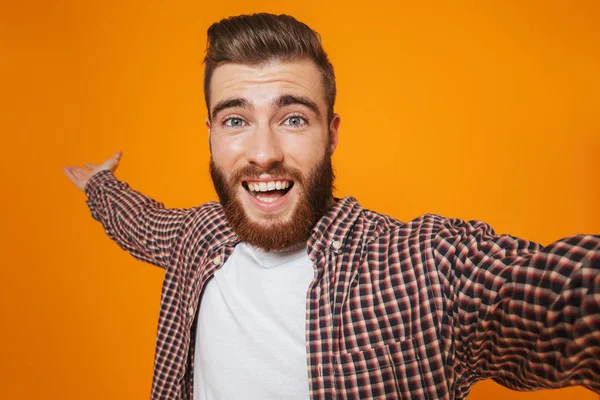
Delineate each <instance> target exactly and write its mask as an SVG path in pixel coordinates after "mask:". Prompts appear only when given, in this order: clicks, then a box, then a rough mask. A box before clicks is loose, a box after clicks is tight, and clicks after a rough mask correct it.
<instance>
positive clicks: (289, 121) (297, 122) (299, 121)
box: [284, 115, 308, 128]
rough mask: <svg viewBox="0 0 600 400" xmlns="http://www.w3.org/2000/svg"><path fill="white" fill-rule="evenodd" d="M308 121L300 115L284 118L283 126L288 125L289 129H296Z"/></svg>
mask: <svg viewBox="0 0 600 400" xmlns="http://www.w3.org/2000/svg"><path fill="white" fill-rule="evenodd" d="M307 122H308V121H307V120H306V118H304V117H301V116H300V115H292V116H291V117H288V118H286V120H285V122H284V125H289V126H291V127H294V128H297V127H301V126H303V125H305V124H306V123H307Z"/></svg>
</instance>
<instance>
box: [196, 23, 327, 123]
mask: <svg viewBox="0 0 600 400" xmlns="http://www.w3.org/2000/svg"><path fill="white" fill-rule="evenodd" d="M303 58H308V59H310V60H313V61H314V62H315V64H316V65H317V68H319V70H320V71H321V74H322V76H323V87H324V89H325V101H326V104H327V119H328V123H330V122H331V120H332V118H333V106H334V103H335V92H336V88H335V75H334V73H333V66H332V65H331V63H330V62H329V59H328V57H327V54H326V53H325V51H324V50H323V46H322V44H321V37H320V36H319V34H318V33H317V32H315V31H313V30H312V29H311V28H310V27H309V26H308V25H306V24H304V23H302V22H299V21H298V20H296V19H295V18H294V17H291V16H289V15H273V14H267V13H260V14H252V15H238V16H234V17H229V18H226V19H222V20H221V21H219V22H216V23H214V24H212V25H211V26H210V28H208V43H207V46H206V56H205V57H204V64H205V70H204V99H205V100H206V107H210V105H209V104H210V80H211V77H212V74H213V72H214V70H215V68H217V67H218V66H219V65H221V64H224V63H239V64H246V65H259V64H262V63H265V62H268V61H271V60H280V61H293V60H299V59H303ZM208 114H209V116H210V108H209V110H208Z"/></svg>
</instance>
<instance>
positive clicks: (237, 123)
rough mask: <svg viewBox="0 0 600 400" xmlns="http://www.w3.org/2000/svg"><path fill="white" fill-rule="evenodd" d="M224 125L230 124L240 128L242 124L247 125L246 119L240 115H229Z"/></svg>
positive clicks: (231, 126)
mask: <svg viewBox="0 0 600 400" xmlns="http://www.w3.org/2000/svg"><path fill="white" fill-rule="evenodd" d="M223 125H225V126H228V127H230V128H238V127H240V126H245V125H246V121H244V120H243V119H241V118H240V117H229V118H226V119H225V120H224V121H223Z"/></svg>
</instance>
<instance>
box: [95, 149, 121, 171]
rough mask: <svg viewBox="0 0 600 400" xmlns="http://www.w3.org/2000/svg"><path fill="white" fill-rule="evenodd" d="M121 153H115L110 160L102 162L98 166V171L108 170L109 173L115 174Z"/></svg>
mask: <svg viewBox="0 0 600 400" xmlns="http://www.w3.org/2000/svg"><path fill="white" fill-rule="evenodd" d="M122 154H123V152H122V151H117V152H116V153H115V154H114V155H113V156H112V157H111V158H109V159H108V160H106V161H104V162H103V163H102V165H100V168H99V169H106V170H110V171H111V172H115V170H116V169H117V167H118V166H119V162H120V161H121V155H122Z"/></svg>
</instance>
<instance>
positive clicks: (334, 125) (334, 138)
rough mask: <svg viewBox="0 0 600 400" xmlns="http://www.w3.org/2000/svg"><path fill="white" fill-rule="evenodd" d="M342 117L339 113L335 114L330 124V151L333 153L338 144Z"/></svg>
mask: <svg viewBox="0 0 600 400" xmlns="http://www.w3.org/2000/svg"><path fill="white" fill-rule="evenodd" d="M341 122H342V118H341V117H340V115H339V114H333V119H332V120H331V124H329V153H330V154H333V152H334V151H335V149H336V147H337V144H338V132H339V129H340V123H341Z"/></svg>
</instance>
